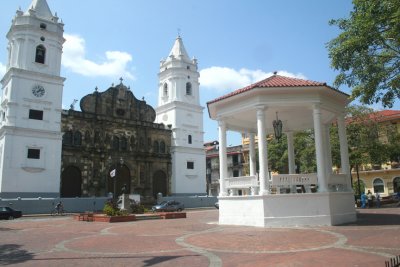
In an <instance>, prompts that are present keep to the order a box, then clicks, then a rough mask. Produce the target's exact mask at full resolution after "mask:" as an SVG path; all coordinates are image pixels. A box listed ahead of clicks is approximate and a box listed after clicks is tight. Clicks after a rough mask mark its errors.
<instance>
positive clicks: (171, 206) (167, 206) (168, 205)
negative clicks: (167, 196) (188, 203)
mask: <svg viewBox="0 0 400 267" xmlns="http://www.w3.org/2000/svg"><path fill="white" fill-rule="evenodd" d="M184 208H185V206H184V205H183V204H182V203H180V202H177V201H175V200H169V201H163V202H161V203H160V204H158V205H154V206H153V207H152V208H151V210H152V211H153V212H156V211H182V210H183V209H184Z"/></svg>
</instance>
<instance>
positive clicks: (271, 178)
mask: <svg viewBox="0 0 400 267" xmlns="http://www.w3.org/2000/svg"><path fill="white" fill-rule="evenodd" d="M348 103H349V95H347V94H345V93H343V92H341V91H339V90H337V89H335V88H332V87H330V86H328V85H327V84H326V83H321V82H314V81H309V80H302V79H296V78H289V77H285V76H280V75H277V74H276V73H275V74H274V75H273V76H271V77H269V78H267V79H264V80H262V81H260V82H257V83H254V84H251V85H249V86H247V87H244V88H242V89H238V90H236V91H233V92H231V93H229V94H227V95H224V96H221V97H219V98H217V99H214V100H212V101H209V102H208V103H207V106H208V112H209V116H210V118H211V119H213V120H217V121H218V129H219V158H220V194H219V197H218V199H219V223H220V224H230V225H249V226H261V227H265V226H274V227H275V226H304V225H338V224H343V223H348V222H354V221H355V220H356V212H355V205H354V204H355V203H354V194H353V191H352V188H351V178H350V166H349V156H348V145H347V139H346V127H345V120H344V116H345V107H346V106H347V104H348ZM333 122H336V123H337V125H338V131H339V132H338V134H339V139H340V156H341V157H340V158H341V168H340V171H341V172H340V173H333V171H332V156H331V147H330V141H329V134H330V133H329V128H330V125H331V124H332V123H333ZM306 129H313V130H314V136H315V148H316V155H315V156H316V162H317V173H307V174H305V173H304V174H301V173H300V174H296V172H295V158H294V155H295V153H294V149H295V148H294V141H293V133H294V132H296V131H301V130H306ZM228 130H229V131H237V132H240V133H245V134H246V135H247V136H249V140H250V142H249V163H250V176H242V177H227V173H228V172H227V156H226V144H227V141H226V134H227V131H228ZM279 130H282V131H283V132H285V133H286V136H287V143H288V170H289V171H288V172H289V173H288V174H275V175H271V174H270V173H269V172H268V169H269V167H268V153H267V146H268V144H267V138H266V136H267V135H269V134H271V133H274V131H279ZM278 134H279V133H278ZM256 135H257V136H258V152H259V153H258V157H259V158H258V160H259V172H258V173H257V172H256V152H255V151H256V149H255V143H256V142H255V136H256ZM260 137H264V138H260ZM239 190H241V192H245V194H242V195H238V191H239ZM298 192H301V193H298Z"/></svg>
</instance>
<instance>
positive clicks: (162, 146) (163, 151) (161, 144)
mask: <svg viewBox="0 0 400 267" xmlns="http://www.w3.org/2000/svg"><path fill="white" fill-rule="evenodd" d="M160 153H165V142H164V141H161V142H160Z"/></svg>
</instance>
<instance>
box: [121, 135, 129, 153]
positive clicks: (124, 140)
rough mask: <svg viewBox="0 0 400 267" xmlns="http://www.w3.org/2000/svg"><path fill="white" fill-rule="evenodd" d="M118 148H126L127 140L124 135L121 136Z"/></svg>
mask: <svg viewBox="0 0 400 267" xmlns="http://www.w3.org/2000/svg"><path fill="white" fill-rule="evenodd" d="M120 148H121V150H122V151H126V150H127V149H128V141H127V140H126V138H125V137H122V138H121V141H120Z"/></svg>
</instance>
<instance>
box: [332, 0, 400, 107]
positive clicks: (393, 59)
mask: <svg viewBox="0 0 400 267" xmlns="http://www.w3.org/2000/svg"><path fill="white" fill-rule="evenodd" d="M353 6H354V7H353V11H352V12H351V13H350V16H349V18H347V19H334V20H331V21H330V22H329V23H330V25H336V26H338V27H339V29H340V30H341V33H340V34H339V36H337V37H336V38H334V39H333V40H331V41H330V42H329V43H328V44H327V48H328V50H329V57H330V59H331V66H332V67H333V68H334V69H335V70H338V71H339V74H338V75H337V76H336V79H335V82H334V85H335V86H337V87H339V86H340V85H347V86H349V87H350V88H352V98H353V99H355V98H359V99H360V101H361V102H362V103H364V104H372V103H378V102H381V103H382V105H383V106H384V107H392V106H393V103H394V102H395V101H396V100H397V99H399V98H400V2H399V0H353Z"/></svg>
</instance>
